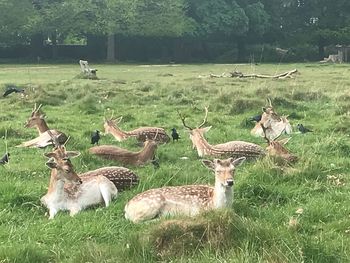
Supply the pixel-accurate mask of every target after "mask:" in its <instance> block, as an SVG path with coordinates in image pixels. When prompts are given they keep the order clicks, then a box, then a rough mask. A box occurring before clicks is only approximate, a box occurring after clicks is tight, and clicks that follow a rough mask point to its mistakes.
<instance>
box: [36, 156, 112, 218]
mask: <svg viewBox="0 0 350 263" xmlns="http://www.w3.org/2000/svg"><path fill="white" fill-rule="evenodd" d="M45 156H47V157H49V155H47V154H46V155H45ZM68 156H69V157H76V156H77V154H68ZM46 165H47V166H48V167H49V168H50V169H51V178H50V184H49V188H48V191H47V193H46V195H44V196H43V197H42V198H41V202H42V204H44V205H45V206H46V207H47V208H48V209H49V219H53V218H54V217H55V215H56V213H57V212H58V211H60V210H69V211H70V215H71V216H74V215H75V214H77V213H78V212H79V211H81V210H83V209H85V208H86V207H89V206H92V205H96V204H100V203H102V202H104V203H105V205H106V206H108V205H109V204H110V202H111V200H112V199H113V197H115V196H116V195H117V193H118V190H117V188H116V187H115V185H114V184H113V183H112V182H111V181H110V180H108V179H107V178H106V177H105V176H102V175H99V176H93V177H87V178H80V177H79V176H78V175H77V174H76V173H75V171H74V168H73V165H72V163H71V162H70V160H69V158H62V159H61V158H59V159H54V158H50V159H49V161H48V162H47V163H46ZM66 181H67V182H69V183H66Z"/></svg>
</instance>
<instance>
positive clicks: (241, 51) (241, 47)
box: [237, 38, 246, 62]
mask: <svg viewBox="0 0 350 263" xmlns="http://www.w3.org/2000/svg"><path fill="white" fill-rule="evenodd" d="M237 50H238V58H237V59H238V62H245V59H246V48H245V41H244V39H242V38H239V39H238V41H237Z"/></svg>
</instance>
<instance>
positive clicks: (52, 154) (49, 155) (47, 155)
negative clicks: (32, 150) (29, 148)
mask: <svg viewBox="0 0 350 263" xmlns="http://www.w3.org/2000/svg"><path fill="white" fill-rule="evenodd" d="M43 155H44V156H45V157H46V158H52V157H54V156H55V155H56V154H55V153H53V152H49V153H44V154H43Z"/></svg>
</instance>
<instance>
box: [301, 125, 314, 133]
mask: <svg viewBox="0 0 350 263" xmlns="http://www.w3.org/2000/svg"><path fill="white" fill-rule="evenodd" d="M297 128H298V130H299V131H300V132H301V133H307V132H312V130H310V129H308V128H306V127H304V125H302V124H298V125H297Z"/></svg>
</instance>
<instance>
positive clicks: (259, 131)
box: [250, 99, 292, 141]
mask: <svg viewBox="0 0 350 263" xmlns="http://www.w3.org/2000/svg"><path fill="white" fill-rule="evenodd" d="M267 101H268V106H266V107H263V108H262V110H263V113H262V115H261V120H260V121H259V122H257V123H256V125H255V127H254V128H253V129H252V130H251V132H250V133H251V134H252V135H254V136H256V137H264V136H265V137H267V138H268V139H269V140H272V141H273V140H275V139H276V138H277V137H279V135H280V134H283V133H286V134H291V133H292V126H291V125H290V123H289V121H288V120H287V117H286V116H279V115H278V114H277V113H276V111H275V110H274V108H273V107H272V103H271V100H270V99H267ZM262 127H264V128H265V130H263V128H262Z"/></svg>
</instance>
